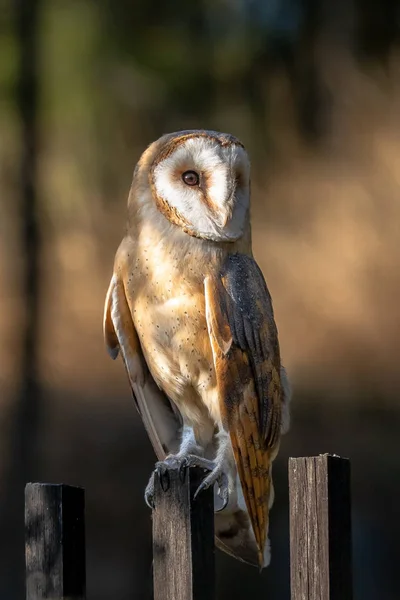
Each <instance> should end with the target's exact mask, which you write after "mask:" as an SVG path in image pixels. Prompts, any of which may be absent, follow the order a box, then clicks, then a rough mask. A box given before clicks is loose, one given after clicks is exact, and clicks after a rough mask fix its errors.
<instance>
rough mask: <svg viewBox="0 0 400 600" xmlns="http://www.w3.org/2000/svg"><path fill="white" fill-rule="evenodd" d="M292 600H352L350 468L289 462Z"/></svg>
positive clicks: (325, 459)
mask: <svg viewBox="0 0 400 600" xmlns="http://www.w3.org/2000/svg"><path fill="white" fill-rule="evenodd" d="M289 498H290V570H291V598H292V600H352V597H353V596H352V554H351V497H350V462H349V460H348V459H345V458H340V457H339V456H331V455H328V454H324V455H320V456H315V457H314V456H312V457H306V458H290V459H289Z"/></svg>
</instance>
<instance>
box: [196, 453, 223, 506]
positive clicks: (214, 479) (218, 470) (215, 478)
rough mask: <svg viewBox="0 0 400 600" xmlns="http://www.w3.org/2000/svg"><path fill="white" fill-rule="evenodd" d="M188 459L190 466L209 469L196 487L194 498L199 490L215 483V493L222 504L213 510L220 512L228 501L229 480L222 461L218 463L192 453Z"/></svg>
mask: <svg viewBox="0 0 400 600" xmlns="http://www.w3.org/2000/svg"><path fill="white" fill-rule="evenodd" d="M188 461H189V464H190V465H191V466H196V467H200V468H202V469H205V470H207V471H210V473H209V474H208V475H207V477H205V479H204V480H203V481H202V483H201V484H200V485H199V487H198V488H197V490H196V492H195V495H194V499H196V498H197V496H198V495H199V494H200V492H202V491H203V490H206V489H208V488H209V487H210V486H212V485H214V484H215V483H217V484H218V490H217V495H218V497H219V498H221V500H222V506H221V507H220V508H218V509H217V510H216V511H215V512H221V511H222V510H224V509H225V508H226V507H227V505H228V502H229V482H228V477H227V475H226V473H225V472H224V470H223V463H221V464H219V463H216V462H214V461H212V460H207V459H206V458H201V457H199V456H194V455H193V454H191V455H189V456H188Z"/></svg>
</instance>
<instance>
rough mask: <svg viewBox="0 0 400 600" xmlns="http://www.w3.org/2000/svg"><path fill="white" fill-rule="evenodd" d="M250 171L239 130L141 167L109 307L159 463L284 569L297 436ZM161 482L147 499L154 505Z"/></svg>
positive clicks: (150, 156)
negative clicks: (276, 473)
mask: <svg viewBox="0 0 400 600" xmlns="http://www.w3.org/2000/svg"><path fill="white" fill-rule="evenodd" d="M249 212H250V164H249V159H248V155H247V153H246V150H245V148H244V146H243V144H242V143H241V142H240V141H239V140H238V139H236V138H235V137H233V136H232V135H229V134H223V133H217V132H213V131H197V130H195V131H182V132H178V133H172V134H168V135H164V136H163V137H161V138H160V139H159V140H157V141H156V142H154V143H152V144H151V145H150V146H149V147H148V148H147V149H146V150H145V152H144V153H143V155H142V157H141V158H140V160H139V163H138V164H137V166H136V168H135V171H134V175H133V181H132V186H131V190H130V194H129V199H128V225H127V230H126V235H125V237H124V239H123V240H122V242H121V244H120V246H119V249H118V251H117V254H116V257H115V263H114V272H113V275H112V278H111V283H110V286H109V289H108V292H107V296H106V302H105V311H104V336H105V342H106V346H107V348H108V351H109V353H110V355H111V357H112V358H116V357H117V355H118V353H119V352H120V353H121V355H122V358H123V361H124V364H125V367H126V371H127V374H128V378H129V381H130V385H131V388H132V391H133V396H134V398H135V401H136V405H137V408H138V410H139V413H140V415H141V417H142V419H143V422H144V425H145V427H146V430H147V433H148V435H149V438H150V440H151V442H152V445H153V447H154V450H155V453H156V455H157V457H158V460H159V462H158V463H157V464H156V471H157V470H158V471H160V469H161V471H162V469H165V468H166V467H167V466H168V465H175V466H177V465H180V466H185V465H197V466H199V467H201V468H204V470H205V471H204V472H205V473H207V475H206V476H205V479H204V480H203V482H202V484H201V486H200V488H199V490H198V493H201V490H202V489H203V488H206V487H208V486H214V497H215V535H216V544H217V546H218V547H219V548H221V549H222V550H224V551H225V552H227V553H228V554H231V555H232V556H234V557H236V558H238V559H239V560H241V561H244V562H247V563H250V564H253V565H256V566H259V567H260V568H262V567H265V566H267V565H268V564H269V561H270V544H269V539H268V524H269V509H270V508H271V506H272V503H273V500H274V490H273V483H272V462H273V460H274V459H275V457H276V455H277V453H278V449H279V444H280V436H281V434H283V433H285V432H286V431H287V430H288V428H289V403H290V387H289V383H288V379H287V376H286V372H285V370H284V368H283V367H282V366H281V359H280V350H279V343H278V336H277V328H276V325H275V321H274V315H273V309H272V303H271V298H270V294H269V292H268V289H267V286H266V283H265V281H264V278H263V275H262V273H261V271H260V269H259V267H258V265H257V263H256V262H255V260H254V258H253V255H252V245H251V231H250V215H249ZM153 485H154V473H153V475H152V477H151V478H150V481H149V484H148V486H147V488H146V491H145V498H146V501H147V503H148V504H149V505H150V506H152V503H153Z"/></svg>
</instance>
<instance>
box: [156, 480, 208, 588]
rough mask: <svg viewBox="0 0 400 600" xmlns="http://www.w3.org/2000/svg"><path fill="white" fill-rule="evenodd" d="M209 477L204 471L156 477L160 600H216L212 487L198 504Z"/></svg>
mask: <svg viewBox="0 0 400 600" xmlns="http://www.w3.org/2000/svg"><path fill="white" fill-rule="evenodd" d="M203 478H204V471H202V470H201V469H198V468H190V469H185V470H184V471H183V472H182V471H181V472H180V471H179V469H172V468H171V469H169V470H168V471H167V473H166V475H163V476H161V477H159V476H157V475H156V477H155V490H154V504H155V508H154V510H153V557H154V564H153V569H154V600H214V598H215V564H214V499H213V490H212V488H210V489H208V490H205V491H204V492H201V493H200V494H199V496H197V498H196V500H194V499H193V496H194V494H195V492H196V490H197V488H198V486H199V485H200V483H201V481H202V479H203Z"/></svg>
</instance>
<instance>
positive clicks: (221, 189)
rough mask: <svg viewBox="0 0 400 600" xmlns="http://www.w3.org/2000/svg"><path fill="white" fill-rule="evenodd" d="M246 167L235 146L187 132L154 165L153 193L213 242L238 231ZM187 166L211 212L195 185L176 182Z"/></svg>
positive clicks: (243, 210)
mask: <svg viewBox="0 0 400 600" xmlns="http://www.w3.org/2000/svg"><path fill="white" fill-rule="evenodd" d="M249 169H250V167H249V160H248V157H247V153H246V151H245V150H244V149H243V148H242V147H241V146H239V145H235V144H232V145H230V146H221V145H220V144H219V143H218V142H217V141H216V140H213V139H209V138H203V137H193V138H189V139H188V140H186V141H185V142H184V143H183V144H181V145H180V146H178V147H177V149H176V150H175V151H174V152H172V154H170V155H169V156H168V157H167V158H165V159H164V160H162V161H161V162H160V163H159V164H158V165H157V166H156V168H155V170H154V184H155V188H156V192H157V194H158V195H159V196H160V197H161V198H162V199H163V200H165V201H166V202H167V203H168V204H169V206H171V207H173V208H174V209H176V210H177V211H178V212H179V214H180V215H181V216H182V217H183V218H184V219H185V220H186V221H188V222H189V224H190V228H191V229H193V231H194V232H195V233H196V234H198V235H200V236H201V237H205V238H207V239H211V240H214V241H224V240H235V239H238V238H239V237H241V235H242V234H243V230H244V226H245V223H246V216H247V213H248V208H249ZM189 170H194V171H196V172H197V173H199V174H200V176H201V178H202V180H203V181H204V182H206V185H207V190H206V191H207V195H208V197H209V198H210V200H211V202H212V204H213V206H214V207H215V209H216V210H215V211H214V210H211V209H210V208H209V207H208V206H207V205H206V204H205V203H204V202H203V194H202V191H201V190H200V188H199V187H197V186H193V187H190V186H188V185H186V184H185V183H184V182H183V181H182V179H181V175H182V174H183V173H184V172H185V171H189ZM238 174H240V183H239V184H238V183H237V178H238Z"/></svg>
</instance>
